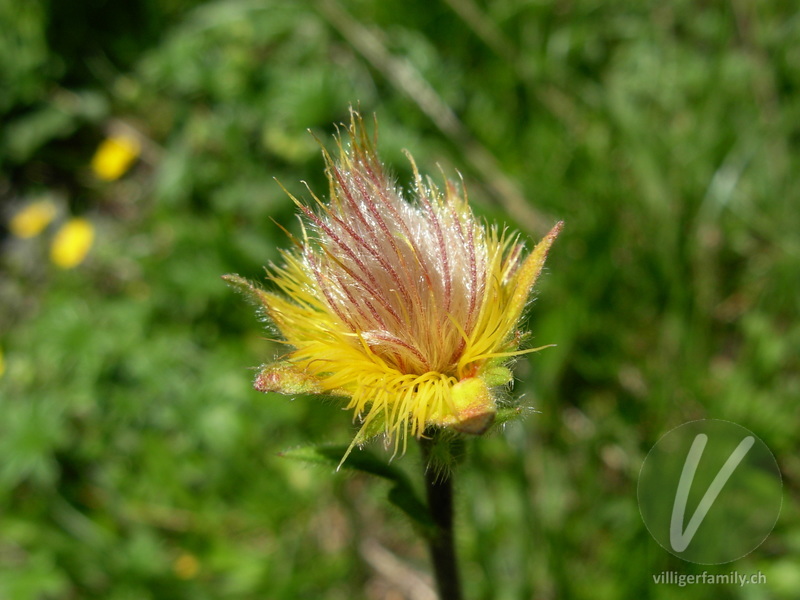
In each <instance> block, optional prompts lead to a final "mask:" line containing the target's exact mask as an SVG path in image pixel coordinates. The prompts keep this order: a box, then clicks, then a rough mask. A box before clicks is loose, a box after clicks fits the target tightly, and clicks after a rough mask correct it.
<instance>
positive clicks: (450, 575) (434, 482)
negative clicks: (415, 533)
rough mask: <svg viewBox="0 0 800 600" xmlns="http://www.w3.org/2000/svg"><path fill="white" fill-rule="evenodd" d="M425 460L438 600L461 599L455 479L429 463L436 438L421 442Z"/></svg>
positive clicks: (429, 541) (429, 545) (432, 557)
mask: <svg viewBox="0 0 800 600" xmlns="http://www.w3.org/2000/svg"><path fill="white" fill-rule="evenodd" d="M420 443H421V445H422V454H423V457H424V460H425V490H426V492H427V497H428V510H429V511H430V514H431V517H432V519H433V522H434V523H435V524H436V533H435V534H434V535H432V536H431V537H429V538H428V548H429V549H430V554H431V562H433V572H434V575H435V577H436V587H437V589H438V590H439V600H461V598H462V596H461V583H460V579H459V576H458V563H457V561H456V546H455V537H454V535H453V479H452V474H451V473H441V472H438V471H437V469H436V468H435V466H434V465H431V464H430V454H431V449H432V447H433V445H434V444H435V443H436V441H435V440H434V439H425V438H422V439H421V440H420Z"/></svg>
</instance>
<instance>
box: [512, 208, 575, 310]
mask: <svg viewBox="0 0 800 600" xmlns="http://www.w3.org/2000/svg"><path fill="white" fill-rule="evenodd" d="M563 226H564V222H563V221H559V222H558V223H556V225H555V227H553V228H552V229H551V230H550V232H549V233H548V234H547V235H546V236H544V238H542V241H540V242H539V243H538V244H536V247H535V248H534V249H533V252H531V254H530V256H529V257H528V258H526V259H525V262H524V263H522V266H521V267H520V268H519V272H518V273H517V274H516V282H515V284H514V294H513V295H512V296H511V299H510V300H509V302H508V308H507V309H506V311H507V312H506V320H507V322H509V323H516V322H517V320H518V319H519V317H520V315H521V314H522V310H523V309H524V308H525V303H526V302H527V301H528V296H529V295H530V293H531V289H532V288H533V284H534V283H536V279H537V278H538V277H539V273H541V272H542V267H544V261H545V259H546V258H547V252H548V251H549V250H550V246H552V245H553V242H554V241H555V240H556V237H558V234H559V233H560V232H561V228H562V227H563Z"/></svg>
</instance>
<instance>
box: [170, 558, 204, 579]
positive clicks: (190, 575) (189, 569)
mask: <svg viewBox="0 0 800 600" xmlns="http://www.w3.org/2000/svg"><path fill="white" fill-rule="evenodd" d="M172 570H173V571H175V575H177V576H178V577H179V578H181V579H194V578H195V577H197V574H198V573H199V572H200V561H198V560H197V557H196V556H195V555H194V554H189V553H188V552H184V553H183V554H181V555H180V556H179V557H178V558H176V559H175V562H174V563H173V565H172Z"/></svg>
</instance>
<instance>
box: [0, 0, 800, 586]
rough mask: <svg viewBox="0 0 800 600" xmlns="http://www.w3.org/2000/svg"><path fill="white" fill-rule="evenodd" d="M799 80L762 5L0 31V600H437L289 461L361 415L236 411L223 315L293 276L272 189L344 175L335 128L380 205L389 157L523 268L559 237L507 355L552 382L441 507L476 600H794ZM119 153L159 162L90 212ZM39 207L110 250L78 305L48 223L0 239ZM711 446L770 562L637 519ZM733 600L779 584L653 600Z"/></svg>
mask: <svg viewBox="0 0 800 600" xmlns="http://www.w3.org/2000/svg"><path fill="white" fill-rule="evenodd" d="M799 65H800V12H798V9H797V8H796V3H794V2H789V1H780V0H772V1H763V2H751V1H745V0H733V1H731V2H689V1H675V2H639V1H636V0H616V1H610V2H609V1H597V0H596V1H592V0H574V1H563V2H561V1H560V2H544V1H527V2H518V1H512V0H498V1H493V2H487V1H483V0H446V1H431V0H424V1H423V0H405V1H403V2H400V1H397V0H385V1H377V0H375V1H371V0H361V1H358V0H320V1H318V2H303V1H295V2H278V1H275V0H272V1H271V0H260V1H235V0H218V1H215V2H207V3H200V2H194V1H191V0H162V1H156V0H140V1H138V2H128V3H111V2H104V1H102V0H91V1H90V0H84V1H83V2H67V1H60V0H52V1H50V2H47V1H45V0H31V1H26V2H17V1H12V0H0V119H2V128H1V129H0V169H1V170H0V202H2V206H0V223H2V224H1V225H0V228H2V233H0V236H2V242H1V243H2V246H0V269H1V270H0V306H1V307H2V310H1V311H0V348H2V352H3V357H4V360H5V372H4V373H3V375H2V378H0V599H1V600H32V599H54V600H68V599H69V600H71V599H83V598H87V599H95V598H96V599H100V598H102V599H104V600H127V599H148V598H153V599H170V600H171V599H176V600H180V599H192V600H203V599H217V598H220V599H221V598H226V599H251V598H253V599H255V598H265V599H266V598H268V599H278V600H280V599H297V598H325V599H350V598H358V599H360V598H365V599H373V598H374V599H378V598H409V599H411V598H424V597H425V596H424V593H423V595H414V594H415V592H413V590H412V591H410V590H409V584H410V583H413V582H414V581H415V579H414V577H415V575H413V574H414V573H422V574H423V576H424V574H425V573H427V569H428V566H427V561H426V555H425V548H424V546H423V544H422V543H421V542H420V541H419V540H418V539H417V538H416V537H415V535H414V532H413V530H412V527H411V525H410V522H409V520H408V519H407V518H406V517H405V516H403V515H402V514H401V513H400V512H399V511H397V510H396V509H394V508H393V507H388V506H387V504H386V502H385V496H386V492H387V489H388V484H387V483H385V482H381V481H379V480H370V479H368V478H366V477H365V476H360V475H347V474H345V473H333V471H332V469H328V468H324V467H319V466H307V465H304V464H302V463H298V462H294V461H290V460H287V459H283V458H280V457H279V456H278V455H277V454H278V452H280V451H281V450H284V449H287V448H292V447H296V446H299V445H302V444H307V443H321V442H331V443H337V444H342V443H347V442H349V440H350V439H351V436H352V435H353V432H354V426H353V425H352V423H351V415H350V414H349V413H346V412H343V411H341V409H340V408H341V407H340V406H338V405H337V404H335V403H334V402H330V401H328V402H320V401H318V400H315V399H313V398H305V397H300V398H296V399H289V398H285V397H282V396H278V395H261V394H258V393H256V392H254V391H253V390H252V389H251V387H250V382H251V379H252V377H253V371H252V370H251V369H250V367H254V366H257V365H258V364H260V363H261V362H264V361H268V360H271V359H272V358H273V357H274V356H275V354H276V353H277V352H279V349H278V348H277V347H276V346H275V345H274V344H272V343H270V342H268V341H266V340H265V339H264V338H265V337H268V336H269V334H265V333H264V330H263V327H262V324H260V323H259V322H258V321H257V320H256V318H255V317H254V315H253V311H252V308H251V307H250V306H249V305H247V304H246V303H244V302H243V301H242V299H241V297H239V296H238V295H236V294H234V293H233V292H231V291H230V290H229V289H228V288H227V287H226V286H225V285H224V284H223V282H222V281H221V280H220V279H219V276H220V275H222V274H224V273H228V272H238V273H240V274H241V275H243V276H245V277H248V278H259V277H261V276H262V273H263V271H262V266H263V265H265V264H267V263H268V262H269V261H270V260H277V258H278V254H277V248H279V247H285V246H288V241H287V240H286V237H285V236H284V234H283V233H282V232H281V231H280V229H279V228H278V227H277V226H276V225H275V224H274V223H273V222H272V220H271V219H274V220H275V221H277V222H278V223H280V224H282V225H284V226H287V227H289V228H291V229H294V230H296V228H297V224H296V220H295V219H294V217H293V212H294V211H293V206H292V203H291V201H290V200H289V199H288V198H287V196H286V195H285V193H284V192H283V191H282V190H281V189H280V187H279V186H278V185H277V184H276V183H275V181H274V180H273V178H277V179H279V180H280V181H281V182H282V183H283V184H284V185H286V186H287V188H288V189H289V190H290V191H292V192H293V193H296V194H298V195H300V196H303V197H308V192H307V191H305V189H304V187H303V186H302V184H301V183H300V181H301V180H305V181H307V182H308V183H309V185H310V186H311V187H312V189H314V190H316V191H317V192H318V193H321V194H324V193H325V192H326V187H325V183H324V178H323V174H322V160H321V156H320V151H319V148H318V146H317V144H316V142H315V141H314V140H313V137H312V136H311V135H309V134H308V133H307V132H306V129H309V128H310V129H311V130H312V131H313V132H314V133H315V134H316V135H317V136H318V137H319V138H320V139H321V140H323V142H325V143H328V144H330V142H331V139H332V138H331V134H332V132H333V131H334V128H333V124H334V123H337V122H342V121H344V120H346V119H347V111H348V106H349V104H350V103H353V104H358V105H360V108H361V110H362V112H363V113H365V114H367V115H369V114H371V113H373V112H374V113H375V114H377V116H378V118H379V121H380V144H379V145H380V150H381V155H382V157H383V158H384V160H385V161H386V162H387V163H388V164H389V165H391V167H392V169H393V171H394V172H395V173H396V175H397V177H398V179H399V181H400V182H401V183H402V184H405V185H407V184H408V182H409V177H410V169H409V165H408V162H407V160H406V159H405V158H404V156H403V154H402V149H403V148H407V149H409V150H410V151H411V152H412V153H413V154H414V156H415V158H416V160H417V162H418V164H419V165H420V166H421V168H422V169H423V170H424V171H426V172H428V173H431V174H432V175H434V176H438V170H437V166H436V165H437V164H438V165H441V167H442V169H443V170H444V172H445V173H447V174H449V175H451V176H454V174H455V170H456V169H458V170H459V171H460V172H461V173H463V175H464V179H465V181H466V184H467V187H468V190H469V194H470V199H471V201H472V203H473V206H474V207H475V211H476V212H477V213H479V214H480V215H482V216H484V217H486V218H487V219H488V220H490V221H492V222H495V221H496V222H500V223H504V224H507V225H509V226H510V227H514V228H516V229H519V230H520V231H521V232H522V233H523V235H524V236H525V237H526V238H529V239H530V240H531V244H532V243H533V240H535V239H538V237H540V236H541V235H542V234H543V233H544V232H545V231H546V230H547V229H548V228H549V227H550V226H551V225H552V224H553V223H555V221H556V220H559V219H563V220H564V221H565V222H566V226H565V229H564V232H563V234H562V236H561V237H560V238H559V240H558V241H557V243H556V245H555V246H554V248H553V251H552V253H551V255H550V257H549V259H548V264H547V269H546V272H545V273H544V275H543V277H542V279H541V280H540V282H539V284H538V285H537V299H536V301H535V303H533V305H532V309H531V311H530V316H529V319H528V321H527V325H528V328H529V329H530V330H531V331H532V332H533V336H534V337H533V343H534V344H536V345H543V344H551V343H555V344H557V347H556V348H551V349H548V350H546V351H542V352H540V353H537V354H534V355H532V356H530V357H525V358H523V359H520V360H519V361H518V364H517V368H516V375H517V378H518V381H517V383H516V386H515V388H514V394H519V395H521V394H524V403H525V405H526V406H529V407H532V409H535V410H530V411H528V414H527V415H526V418H525V419H524V420H523V421H521V422H516V423H513V424H510V425H508V426H507V427H506V428H505V429H504V430H503V431H502V432H500V433H497V434H494V435H492V436H490V437H488V438H487V439H482V440H479V441H477V442H476V443H473V444H470V446H469V458H468V460H467V463H466V465H465V466H464V468H463V469H462V471H461V472H460V473H459V475H458V479H457V482H456V485H457V491H458V494H459V495H458V507H457V508H458V526H459V530H458V542H459V548H460V553H461V559H462V563H463V571H464V579H465V588H466V592H467V598H469V599H476V600H477V599H486V600H489V599H498V600H505V599H509V600H510V599H528V598H541V599H549V598H577V599H582V598H586V599H590V598H591V599H596V598H609V599H616V598H677V597H681V598H707V597H714V598H747V599H760V598H779V599H781V598H797V597H798V592H797V590H798V589H799V588H800V571H799V570H798V569H797V564H798V554H799V553H800V526H799V525H800V521H799V520H798V488H799V485H800V484H799V482H800V454H799V453H798V434H797V424H798V420H799V417H800V414H798V412H799V411H800V408H798V406H799V405H798V398H799V397H800V358H798V349H800V324H799V323H798V319H797V317H798V292H799V291H800V289H798V288H799V286H798V275H799V274H800V236H799V235H798V231H800V210H798V206H799V205H800V204H799V202H798V201H799V200H800V198H799V197H798V196H800V187H798V185H797V181H798V180H797V176H796V173H798V171H799V167H800V164H799V163H800V160H799V159H800V153H798V146H799V145H800V93H799V92H800V66H799ZM119 126H124V127H129V128H133V130H135V131H137V132H138V133H139V135H141V136H142V138H143V139H144V140H146V142H147V143H146V145H145V147H144V150H143V154H142V157H141V159H140V160H139V161H138V163H137V164H136V166H135V167H134V168H133V169H132V170H131V171H130V172H129V173H128V174H126V175H125V176H124V177H123V178H122V179H120V180H118V181H115V182H111V183H105V182H101V181H99V180H97V179H96V178H95V177H94V176H93V174H92V172H91V170H90V168H89V163H90V160H91V157H92V155H93V153H94V151H95V149H96V148H97V145H98V144H99V143H100V141H101V140H102V139H104V137H106V135H108V132H109V131H113V130H114V128H115V127H119ZM42 197H47V198H50V199H51V200H52V201H53V202H55V203H56V204H57V205H58V206H59V209H60V211H61V216H60V219H61V220H63V219H65V218H67V217H68V216H70V215H72V216H76V215H80V216H83V217H85V218H87V219H89V220H90V221H91V222H92V223H93V224H94V226H95V227H96V230H97V239H96V242H95V245H94V246H93V248H92V250H91V253H90V254H89V256H88V258H87V260H86V261H85V262H84V263H83V264H81V265H79V266H78V267H77V268H75V269H73V270H68V271H63V270H59V269H57V268H56V267H54V266H53V265H52V264H50V262H49V258H48V252H49V249H48V248H49V243H50V240H51V239H52V236H53V233H54V231H55V228H56V227H57V224H58V223H55V224H53V226H51V227H50V228H49V229H48V230H46V231H45V232H43V233H42V234H41V235H40V236H38V237H36V238H33V239H27V240H22V239H17V238H15V237H13V236H12V235H11V234H10V233H9V231H8V229H7V223H8V220H9V219H10V218H11V217H12V215H13V214H15V213H16V211H17V210H19V209H20V208H21V207H23V206H25V204H26V203H27V202H29V201H30V200H32V199H36V198H42ZM529 247H530V244H529ZM703 417H711V418H720V419H727V420H731V421H734V422H736V423H739V424H741V425H743V426H744V427H747V428H748V429H750V430H752V431H753V432H754V433H756V434H757V435H758V436H759V437H760V438H761V439H762V440H763V441H764V442H765V443H766V444H767V446H769V447H770V449H771V450H772V451H773V452H774V454H775V455H776V458H777V460H778V464H779V465H780V468H781V471H782V474H783V477H784V503H783V511H782V514H781V517H780V518H779V521H778V523H777V526H776V528H775V530H774V532H773V534H772V535H771V536H770V537H769V538H768V539H767V540H766V542H765V543H764V544H763V545H762V546H761V547H760V548H758V550H756V551H755V552H753V553H752V554H751V555H749V556H748V557H746V558H745V559H742V560H740V561H737V562H735V563H732V564H730V565H723V566H721V567H702V566H699V565H692V564H688V563H684V562H682V561H680V560H679V559H677V558H675V557H673V556H671V555H670V554H668V553H667V552H665V551H664V550H663V549H662V548H661V547H660V546H658V544H657V543H656V542H655V541H654V540H653V539H652V538H651V537H650V535H649V534H648V533H647V530H646V528H645V526H644V524H643V523H642V520H641V518H640V516H639V511H638V508H637V504H636V482H637V476H638V471H639V468H640V466H641V464H642V461H643V459H644V456H645V455H646V453H647V452H648V450H649V449H650V447H651V446H652V445H653V444H654V443H655V442H656V440H657V439H658V438H659V437H660V436H661V435H662V434H663V433H664V432H666V431H668V430H669V429H671V428H672V427H675V426H677V425H679V424H681V423H683V422H686V421H689V420H692V419H697V418H703ZM375 451H378V452H380V451H382V450H381V447H380V445H379V444H378V445H376V446H375ZM395 464H398V465H400V466H401V467H402V468H404V469H407V471H408V472H409V474H410V475H411V476H414V477H417V476H418V471H419V469H420V468H421V467H420V464H419V456H418V453H417V452H416V449H415V448H413V449H411V450H410V451H409V453H408V454H407V455H406V456H405V457H403V458H402V459H399V460H397V461H396V463H395ZM187 565H189V566H188V567H187ZM407 569H411V571H410V573H411V574H409V572H408V571H407ZM733 569H736V570H738V571H740V572H742V573H747V574H749V573H752V572H755V571H757V570H760V571H762V572H763V573H764V574H765V575H766V577H767V584H762V585H750V586H745V587H742V588H737V587H734V586H702V585H695V586H687V587H685V588H678V587H677V586H669V585H654V584H653V576H654V575H658V574H659V573H661V572H662V571H665V570H672V571H676V572H678V573H686V574H692V573H702V572H703V571H704V570H708V571H709V572H713V573H717V572H719V573H726V572H729V571H731V570H733ZM421 589H422V590H423V592H424V586H423V588H421ZM392 594H395V595H394V596H393V595H392ZM398 594H399V595H398Z"/></svg>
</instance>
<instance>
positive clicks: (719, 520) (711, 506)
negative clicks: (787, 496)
mask: <svg viewBox="0 0 800 600" xmlns="http://www.w3.org/2000/svg"><path fill="white" fill-rule="evenodd" d="M782 495H783V481H782V479H781V473H780V470H779V469H778V463H777V462H776V461H775V457H774V456H773V455H772V452H770V450H769V448H767V446H766V444H764V442H762V441H761V440H760V439H759V438H758V437H756V435H755V434H754V433H753V432H752V431H749V430H748V429H745V428H744V427H742V426H741V425H737V424H735V423H731V422H729V421H719V420H716V419H708V420H702V421H692V422H690V423H684V424H683V425H680V426H678V427H676V428H675V429H673V430H672V431H670V432H668V433H667V434H665V435H664V436H663V437H662V438H661V439H660V440H658V442H657V443H656V445H655V446H653V448H652V449H651V450H650V452H649V454H648V455H647V457H646V458H645V461H644V464H642V470H641V471H640V473H639V486H638V498H639V510H640V512H641V514H642V519H643V520H644V523H645V525H646V526H647V529H648V530H649V531H650V534H651V535H652V536H653V537H654V538H655V539H656V541H657V542H658V543H659V544H661V546H663V547H664V549H665V550H667V551H668V552H671V553H672V554H674V555H675V556H677V557H678V558H681V559H683V560H686V561H689V562H693V563H699V564H703V565H712V564H722V563H727V562H731V561H734V560H736V559H738V558H741V557H743V556H745V555H746V554H749V553H750V552H752V551H753V550H755V549H756V548H758V546H760V545H761V543H762V542H763V541H764V540H765V539H766V538H767V536H768V535H769V534H770V532H771V531H772V528H773V527H774V526H775V522H776V521H777V520H778V515H779V514H780V512H781V502H782Z"/></svg>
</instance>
